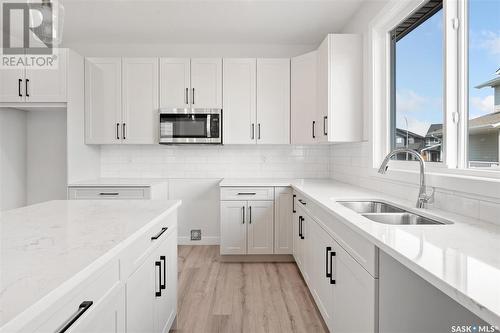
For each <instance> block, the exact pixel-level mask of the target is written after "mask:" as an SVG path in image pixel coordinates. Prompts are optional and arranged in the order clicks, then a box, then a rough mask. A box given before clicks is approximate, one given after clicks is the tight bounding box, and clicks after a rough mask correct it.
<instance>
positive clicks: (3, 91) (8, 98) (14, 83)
mask: <svg viewBox="0 0 500 333" xmlns="http://www.w3.org/2000/svg"><path fill="white" fill-rule="evenodd" d="M24 90H25V82H24V69H1V70H0V103H1V102H7V103H12V102H23V101H24Z"/></svg>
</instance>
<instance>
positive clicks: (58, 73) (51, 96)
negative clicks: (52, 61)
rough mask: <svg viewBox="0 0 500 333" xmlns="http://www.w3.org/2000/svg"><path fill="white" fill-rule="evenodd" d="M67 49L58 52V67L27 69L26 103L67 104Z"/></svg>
mask: <svg viewBox="0 0 500 333" xmlns="http://www.w3.org/2000/svg"><path fill="white" fill-rule="evenodd" d="M67 56H68V55H67V49H58V50H57V57H58V59H57V67H55V68H52V69H29V68H27V69H26V79H25V80H26V84H25V88H26V91H25V95H26V102H66V100H67V99H66V86H67V83H66V82H67V80H66V75H67V74H66V73H67V72H66V64H67Z"/></svg>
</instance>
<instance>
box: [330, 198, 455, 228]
mask: <svg viewBox="0 0 500 333" xmlns="http://www.w3.org/2000/svg"><path fill="white" fill-rule="evenodd" d="M338 203H339V204H341V205H343V206H345V207H347V208H349V209H352V210H353V211H355V212H356V213H359V214H361V215H362V216H364V217H366V218H367V219H370V220H372V221H374V222H378V223H383V224H392V225H424V224H431V225H432V224H434V225H446V224H453V222H450V221H448V220H444V219H441V218H437V217H426V216H423V215H426V214H423V215H420V214H419V213H417V212H412V211H410V210H407V209H404V208H400V207H397V206H394V205H392V204H389V203H387V202H383V201H377V200H360V201H338Z"/></svg>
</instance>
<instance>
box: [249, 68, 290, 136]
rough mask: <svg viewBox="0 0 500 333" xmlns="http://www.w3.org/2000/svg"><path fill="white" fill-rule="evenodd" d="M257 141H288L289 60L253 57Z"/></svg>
mask: <svg viewBox="0 0 500 333" xmlns="http://www.w3.org/2000/svg"><path fill="white" fill-rule="evenodd" d="M256 136H257V142H258V143H268V144H288V143H290V59H288V58H287V59H257V129H256Z"/></svg>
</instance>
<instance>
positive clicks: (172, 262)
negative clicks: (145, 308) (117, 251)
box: [155, 232, 177, 333]
mask: <svg viewBox="0 0 500 333" xmlns="http://www.w3.org/2000/svg"><path fill="white" fill-rule="evenodd" d="M156 253H157V256H156V258H157V259H158V260H159V261H160V266H161V267H160V268H161V274H162V280H161V281H160V282H161V283H160V285H161V286H162V287H161V288H162V291H161V296H160V297H156V298H155V303H156V304H155V308H156V318H157V322H158V332H161V333H168V332H169V331H170V327H171V326H172V323H173V322H174V319H175V316H176V313H177V232H171V233H170V234H169V235H168V237H167V238H165V240H164V241H163V243H162V244H161V245H160V247H159V248H158V250H157V252H156Z"/></svg>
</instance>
